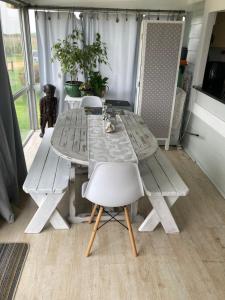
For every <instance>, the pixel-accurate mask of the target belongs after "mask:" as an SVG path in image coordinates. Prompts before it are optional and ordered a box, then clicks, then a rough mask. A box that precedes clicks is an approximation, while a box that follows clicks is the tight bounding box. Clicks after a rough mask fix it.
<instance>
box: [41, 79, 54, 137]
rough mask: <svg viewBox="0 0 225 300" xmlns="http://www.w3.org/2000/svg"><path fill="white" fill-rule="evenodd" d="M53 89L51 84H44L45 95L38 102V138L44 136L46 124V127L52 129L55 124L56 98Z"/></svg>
mask: <svg viewBox="0 0 225 300" xmlns="http://www.w3.org/2000/svg"><path fill="white" fill-rule="evenodd" d="M55 89H56V88H55V86H54V85H52V84H46V85H45V86H44V89H43V90H44V93H45V94H46V95H45V96H44V97H43V98H41V100H40V125H41V133H40V137H43V136H44V134H45V126H46V125H47V124H48V127H53V126H54V124H55V122H56V116H57V98H56V97H54V94H55Z"/></svg>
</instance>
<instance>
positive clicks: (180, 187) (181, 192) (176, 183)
mask: <svg viewBox="0 0 225 300" xmlns="http://www.w3.org/2000/svg"><path fill="white" fill-rule="evenodd" d="M155 158H156V160H157V162H158V163H159V165H160V166H161V168H162V169H163V171H164V173H165V174H166V176H167V178H168V179H169V181H170V182H171V184H172V185H173V187H174V188H175V190H176V193H177V196H186V195H187V194H188V192H189V189H188V187H187V186H186V184H185V183H184V181H183V180H182V178H181V177H180V175H179V174H178V173H177V171H176V170H175V168H174V167H173V165H172V164H171V162H170V161H169V160H168V159H167V158H166V156H165V155H164V154H163V153H162V151H161V150H158V151H157V152H156V153H155ZM167 196H168V195H167Z"/></svg>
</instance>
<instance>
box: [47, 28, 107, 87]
mask: <svg viewBox="0 0 225 300" xmlns="http://www.w3.org/2000/svg"><path fill="white" fill-rule="evenodd" d="M52 53H53V57H52V60H53V61H54V60H58V61H59V62H60V64H61V69H62V72H63V73H64V74H66V73H68V74H70V76H71V81H73V80H77V74H78V71H79V70H80V71H81V72H82V73H84V74H85V76H86V77H89V76H90V74H91V72H93V71H94V70H95V69H96V67H97V65H98V64H102V63H103V64H107V60H108V58H107V49H106V45H105V43H103V42H102V41H101V36H100V34H99V33H97V34H96V39H95V42H94V43H93V44H91V45H85V43H84V38H83V34H82V32H80V31H78V30H74V31H73V33H72V34H71V35H68V36H67V37H66V39H64V40H59V41H58V42H57V43H56V44H55V45H53V47H52Z"/></svg>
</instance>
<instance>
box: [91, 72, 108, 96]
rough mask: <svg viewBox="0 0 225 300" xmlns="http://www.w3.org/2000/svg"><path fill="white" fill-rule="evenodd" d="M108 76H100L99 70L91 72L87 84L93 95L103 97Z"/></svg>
mask: <svg viewBox="0 0 225 300" xmlns="http://www.w3.org/2000/svg"><path fill="white" fill-rule="evenodd" d="M107 83H108V77H102V75H101V73H100V72H91V74H90V77H89V84H90V86H91V89H92V92H93V95H94V96H98V97H101V98H103V97H104V95H105V92H106V88H107V87H108V86H107Z"/></svg>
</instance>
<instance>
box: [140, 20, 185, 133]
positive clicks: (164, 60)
mask: <svg viewBox="0 0 225 300" xmlns="http://www.w3.org/2000/svg"><path fill="white" fill-rule="evenodd" d="M183 25H184V24H183V22H180V21H179V22H162V21H143V27H142V29H143V41H142V50H141V51H142V66H141V77H140V93H139V100H138V113H139V114H141V115H142V117H143V119H144V121H145V122H146V124H147V125H148V127H149V129H150V130H151V131H152V133H153V134H154V135H155V137H156V138H159V139H168V138H169V135H170V124H171V119H172V114H173V105H174V99H175V92H176V84H177V75H178V67H179V61H180V49H181V41H182V37H183Z"/></svg>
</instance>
